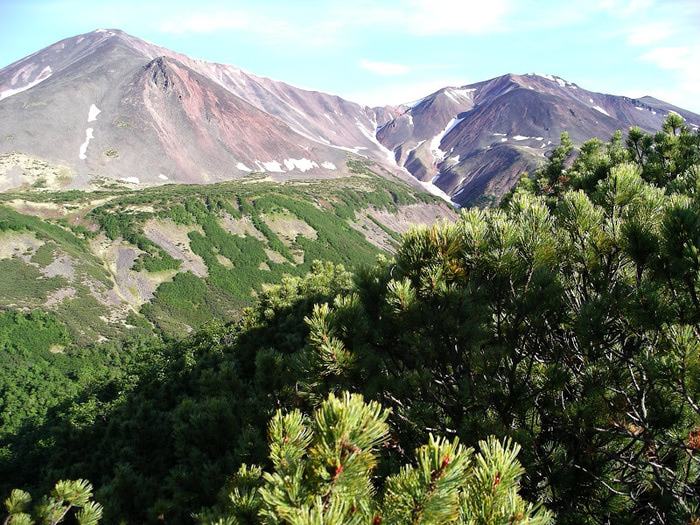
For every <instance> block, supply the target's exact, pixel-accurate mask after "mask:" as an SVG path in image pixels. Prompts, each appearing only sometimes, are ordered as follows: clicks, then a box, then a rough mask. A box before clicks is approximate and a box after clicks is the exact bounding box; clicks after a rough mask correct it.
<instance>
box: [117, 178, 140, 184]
mask: <svg viewBox="0 0 700 525" xmlns="http://www.w3.org/2000/svg"><path fill="white" fill-rule="evenodd" d="M119 180H121V181H124V182H128V183H130V184H141V181H140V180H139V178H138V177H122V178H121V179H119Z"/></svg>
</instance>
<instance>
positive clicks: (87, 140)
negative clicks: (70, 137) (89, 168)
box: [78, 128, 95, 160]
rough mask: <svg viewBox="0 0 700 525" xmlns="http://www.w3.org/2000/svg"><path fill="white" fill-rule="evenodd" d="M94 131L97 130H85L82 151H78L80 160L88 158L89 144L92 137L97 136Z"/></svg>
mask: <svg viewBox="0 0 700 525" xmlns="http://www.w3.org/2000/svg"><path fill="white" fill-rule="evenodd" d="M93 131H95V130H94V129H93V128H87V129H86V130H85V142H83V143H82V144H81V145H80V153H78V158H79V159H80V160H85V159H87V155H86V153H87V147H88V144H90V139H94V138H95V136H94V135H93V134H92V132H93Z"/></svg>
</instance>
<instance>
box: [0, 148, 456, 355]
mask: <svg viewBox="0 0 700 525" xmlns="http://www.w3.org/2000/svg"><path fill="white" fill-rule="evenodd" d="M349 165H350V167H351V169H352V171H353V175H352V176H350V177H347V178H339V179H332V180H321V181H317V180H304V181H289V182H286V183H276V182H271V181H269V180H267V179H265V178H264V177H263V176H260V175H257V176H255V175H254V176H251V177H249V178H246V179H240V180H236V181H232V182H227V183H222V184H215V185H208V186H172V185H170V186H160V187H153V188H148V189H142V190H138V191H133V190H129V189H119V188H109V189H102V190H101V191H96V192H90V193H85V192H78V191H68V192H52V191H46V189H43V190H41V192H39V191H37V190H36V188H29V189H28V190H26V191H23V192H13V193H9V194H7V193H6V194H2V195H0V239H1V240H2V243H0V244H2V246H3V247H4V248H3V249H2V250H0V276H2V277H0V298H2V299H0V309H2V310H6V311H11V310H13V309H20V310H23V311H28V310H32V309H41V310H48V311H53V312H55V313H56V314H57V315H58V317H59V318H60V319H61V320H62V321H63V322H64V323H66V324H67V325H68V327H69V328H70V331H71V334H72V337H73V340H74V341H76V342H77V343H80V344H84V343H85V342H87V341H91V342H92V341H96V340H104V339H112V338H119V337H122V336H124V334H125V333H127V332H129V330H130V327H131V326H133V324H134V323H137V324H141V325H143V322H142V321H143V319H144V317H145V318H146V319H148V321H150V323H151V324H152V325H153V326H154V327H156V328H157V329H158V330H162V331H164V332H166V333H167V334H170V335H172V336H176V337H179V336H182V335H184V334H186V333H187V332H188V331H190V330H191V329H194V328H197V327H199V326H200V325H201V324H202V323H204V322H206V321H208V320H209V319H211V318H212V317H217V318H221V319H224V320H226V319H230V318H232V317H233V316H234V315H235V314H236V312H237V311H239V310H240V308H242V307H245V306H247V305H248V304H250V303H251V301H252V298H253V297H254V295H255V293H256V292H258V291H260V290H261V289H262V288H263V287H264V286H265V285H266V283H276V282H279V281H280V279H281V278H282V277H284V276H285V275H303V274H305V273H306V272H307V271H308V270H309V268H310V265H311V263H312V262H313V261H314V260H317V259H318V260H327V261H332V262H335V263H342V264H344V265H346V266H347V267H349V268H352V267H355V266H357V265H360V264H363V263H366V262H371V261H373V260H374V258H375V257H376V256H377V255H378V254H380V253H382V252H383V251H384V250H382V249H380V248H378V247H377V246H387V245H389V244H390V243H391V241H392V235H394V236H395V235H396V234H395V232H396V225H395V224H392V226H391V227H387V226H384V225H382V224H381V223H379V225H378V226H379V227H371V226H372V224H373V222H374V223H376V222H377V220H376V219H373V218H371V217H369V215H368V213H367V212H368V210H382V212H383V213H384V214H385V215H386V213H387V212H389V213H390V214H394V213H395V212H396V211H397V210H398V209H399V207H402V206H409V205H415V204H420V203H423V204H424V203H430V202H433V201H434V199H433V198H432V197H428V196H426V195H424V194H419V193H417V192H415V191H414V190H412V189H410V188H408V187H406V186H405V185H404V184H402V183H399V182H393V181H390V180H387V179H386V178H383V177H380V176H378V175H376V174H375V173H373V172H372V171H371V170H370V169H369V167H368V166H367V165H365V164H363V163H362V162H360V161H350V163H349ZM445 213H446V214H448V213H449V211H448V210H447V209H445ZM368 219H369V220H368ZM377 236H379V237H381V239H378V238H377ZM127 320H128V322H127Z"/></svg>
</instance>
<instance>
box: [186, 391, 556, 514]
mask: <svg viewBox="0 0 700 525" xmlns="http://www.w3.org/2000/svg"><path fill="white" fill-rule="evenodd" d="M388 415H389V411H388V410H386V409H383V408H382V407H381V406H380V405H379V404H378V403H376V402H369V403H365V402H364V400H363V398H362V396H360V395H357V394H349V393H347V392H345V393H343V394H342V395H341V396H340V397H336V396H335V395H333V394H330V396H329V397H328V399H327V400H326V401H325V402H323V403H322V404H321V406H320V407H319V408H318V409H317V410H316V411H315V413H314V417H313V419H311V420H309V419H307V418H306V417H304V416H303V415H302V414H301V412H299V411H298V410H295V411H293V412H290V413H288V414H283V413H282V412H278V413H277V414H276V415H275V417H274V418H273V419H272V422H271V423H270V432H269V433H270V459H271V461H272V471H271V472H264V473H263V472H262V470H261V469H260V468H259V467H252V468H251V467H248V466H246V465H243V466H242V467H241V469H240V470H239V471H238V473H237V475H236V476H235V478H234V481H233V484H232V487H230V489H229V490H230V492H229V495H228V503H227V504H226V505H225V506H224V508H222V509H219V510H217V511H210V512H204V513H202V514H199V515H198V519H199V521H200V522H202V523H221V524H224V523H226V524H231V525H238V524H243V523H246V524H257V523H260V524H296V525H311V524H319V525H320V524H324V525H347V524H376V523H387V524H397V525H398V524H401V525H403V524H425V525H428V524H447V523H454V524H465V525H466V524H475V525H476V524H480V525H496V524H504V525H505V524H512V523H529V524H532V525H539V524H545V523H549V522H550V520H551V515H550V513H549V512H547V511H546V510H545V509H543V508H541V507H539V506H533V505H531V504H529V503H527V502H525V501H523V500H522V498H521V497H520V496H519V495H518V489H519V479H520V476H521V475H522V474H523V469H522V467H521V466H520V464H519V463H518V461H517V459H516V456H517V454H518V450H519V447H517V446H516V445H514V444H513V443H511V442H510V441H507V442H505V443H503V444H501V443H499V442H498V441H497V440H495V439H494V438H490V439H489V440H487V441H484V442H481V443H480V448H481V451H480V452H479V453H478V454H474V450H473V449H471V448H465V447H464V446H462V445H460V444H459V440H458V439H455V440H453V441H451V442H450V441H448V440H446V439H438V438H434V437H433V436H430V439H429V442H428V444H426V445H423V446H422V447H420V448H419V449H418V450H417V451H416V457H415V462H414V463H413V464H411V465H406V466H404V467H403V468H402V469H401V470H400V472H398V473H395V474H393V475H391V476H389V477H388V478H387V479H386V481H385V483H384V484H383V488H381V487H377V486H376V485H375V483H377V482H379V480H377V479H376V478H374V477H373V475H374V473H375V469H376V467H377V462H378V459H379V450H380V448H381V447H383V446H386V445H387V442H388V441H389V438H390V434H389V426H388V425H387V423H386V419H387V417H388Z"/></svg>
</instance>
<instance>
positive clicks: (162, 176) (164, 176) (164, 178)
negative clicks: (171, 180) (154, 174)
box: [158, 173, 168, 180]
mask: <svg viewBox="0 0 700 525" xmlns="http://www.w3.org/2000/svg"><path fill="white" fill-rule="evenodd" d="M158 178H159V179H160V180H168V176H167V175H163V174H162V173H160V174H158Z"/></svg>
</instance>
